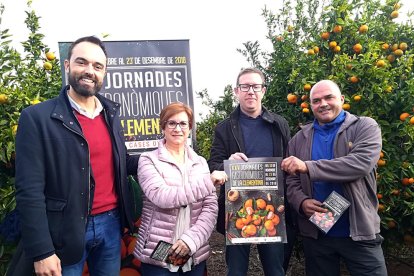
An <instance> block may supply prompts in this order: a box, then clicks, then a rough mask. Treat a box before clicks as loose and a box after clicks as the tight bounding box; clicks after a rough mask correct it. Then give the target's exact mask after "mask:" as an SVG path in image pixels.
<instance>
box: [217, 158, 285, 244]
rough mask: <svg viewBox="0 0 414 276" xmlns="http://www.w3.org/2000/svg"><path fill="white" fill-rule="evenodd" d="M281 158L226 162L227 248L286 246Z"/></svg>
mask: <svg viewBox="0 0 414 276" xmlns="http://www.w3.org/2000/svg"><path fill="white" fill-rule="evenodd" d="M281 161H282V159H281V158H277V157H265V158H249V161H248V162H245V161H243V160H225V161H224V170H225V171H226V173H227V175H228V177H229V180H228V181H227V182H226V184H225V192H226V201H225V202H226V203H225V204H226V244H227V245H231V244H244V243H274V242H283V243H286V242H287V240H286V227H285V214H284V211H285V206H284V191H283V174H282V171H281V170H280V162H281Z"/></svg>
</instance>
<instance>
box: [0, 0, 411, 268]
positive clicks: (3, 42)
mask: <svg viewBox="0 0 414 276" xmlns="http://www.w3.org/2000/svg"><path fill="white" fill-rule="evenodd" d="M28 4H29V5H28V11H27V12H26V15H27V19H26V21H25V23H26V26H27V28H28V29H29V31H30V33H29V37H28V39H27V40H26V41H25V42H23V47H24V53H20V52H17V51H16V50H15V49H14V48H13V47H11V46H10V44H11V34H10V33H9V31H8V30H5V29H3V28H2V25H1V14H2V13H3V10H4V7H2V6H0V64H2V66H1V67H0V149H1V151H0V222H1V224H0V274H4V272H5V270H6V266H7V264H8V262H9V260H10V257H11V254H12V252H13V249H14V247H15V241H16V239H17V238H18V232H16V231H14V232H13V231H11V230H15V228H17V227H18V225H17V221H18V220H17V218H16V214H15V213H14V212H13V210H14V208H15V201H14V136H15V133H16V130H17V127H18V126H17V122H18V118H19V115H20V111H21V110H22V109H23V108H24V107H27V106H29V105H31V104H36V103H38V102H39V101H44V100H46V99H49V98H52V97H54V96H55V95H57V93H58V91H59V90H60V87H61V76H60V70H59V66H58V63H59V61H58V60H57V59H52V60H48V59H47V58H46V56H45V53H46V52H48V51H49V48H48V47H47V45H45V44H44V43H43V42H42V40H43V38H44V36H43V35H42V34H41V33H40V31H39V30H40V26H39V20H38V19H39V17H37V16H36V14H35V12H34V11H33V10H32V9H31V8H30V1H29V3H28ZM398 10H399V4H398V3H397V1H396V0H386V1H385V2H384V1H376V0H366V1H362V0H351V1H344V0H326V1H320V0H314V1H313V0H298V1H289V0H286V1H284V2H283V8H282V9H281V10H279V11H276V12H273V11H270V10H267V9H264V10H263V17H264V20H265V22H266V23H267V26H268V33H267V37H268V39H269V40H270V41H271V42H272V44H273V49H272V51H271V52H265V51H262V50H261V48H260V45H259V43H258V42H246V43H245V44H244V48H243V49H239V52H240V53H242V54H243V55H244V56H245V57H246V59H247V60H248V61H249V62H250V63H251V64H252V66H255V67H258V68H261V69H262V70H263V71H264V72H265V73H266V76H267V79H268V90H267V93H266V96H265V105H266V106H267V107H268V108H269V109H270V110H273V111H275V112H277V113H280V114H281V115H283V116H285V117H286V118H287V119H288V120H289V123H290V125H291V128H292V132H293V133H295V132H296V131H297V130H298V129H299V127H300V125H301V124H303V123H306V122H309V121H311V120H312V119H313V118H312V114H311V113H310V112H309V107H308V106H309V103H308V101H307V98H308V93H309V87H305V85H307V84H309V85H313V84H314V83H316V82H317V81H319V80H321V79H332V80H334V81H335V82H337V83H338V85H339V86H340V88H341V90H342V92H343V93H344V95H345V98H346V103H347V104H348V105H346V106H344V108H346V109H349V111H350V112H352V113H355V114H358V115H364V116H370V117H373V118H374V119H376V120H377V121H378V123H379V124H380V125H381V129H382V135H383V148H382V156H381V158H380V157H379V159H380V160H381V161H380V162H379V163H378V164H379V168H378V198H379V201H380V209H379V212H380V215H381V219H382V222H381V225H382V230H383V233H384V234H385V235H386V237H387V239H386V241H388V242H392V243H397V244H398V243H402V242H405V243H406V244H408V245H412V244H413V243H414V239H413V234H414V230H413V225H414V201H413V198H414V190H413V189H414V188H413V187H414V186H413V182H414V155H413V153H412V152H413V145H414V143H413V142H414V140H413V139H414V119H412V118H413V113H414V109H413V108H414V97H413V96H414V95H413V93H414V76H413V66H414V65H413V64H414V53H413V50H412V48H413V41H414V28H413V24H412V21H411V20H408V21H407V22H405V23H396V22H395V21H394V18H393V17H395V16H396V13H395V12H398ZM397 16H398V15H397ZM408 16H409V18H411V19H412V14H409V15H408ZM361 25H367V26H368V30H367V32H359V28H360V26H361ZM335 26H341V27H342V29H341V30H340V31H338V28H335ZM334 29H335V32H334ZM324 32H325V33H328V34H329V38H328V39H324V38H322V37H321V34H322V33H324ZM333 41H335V42H336V44H337V46H339V47H340V49H338V48H333V47H330V46H329V43H330V42H333ZM401 43H406V45H407V48H406V49H405V46H404V45H402V44H401ZM355 44H360V45H361V46H362V50H361V51H360V53H356V52H355V50H354V46H355ZM384 45H388V46H384ZM403 49H404V50H403ZM310 50H312V51H310ZM397 50H401V51H397ZM380 60H382V61H383V62H379V61H380ZM46 62H49V64H50V65H51V66H52V68H51V69H50V70H46V69H45V68H44V67H43V66H44V64H45V63H46ZM48 66H49V65H48ZM353 76H354V77H357V81H355V78H351V77H353ZM352 80H354V81H352ZM197 95H198V96H199V97H200V98H201V99H202V100H203V103H204V105H205V106H206V107H208V108H209V109H210V113H209V114H208V115H206V116H205V117H204V118H203V120H202V121H201V122H198V123H197V150H198V152H199V153H200V154H202V155H203V156H205V157H206V158H208V157H209V151H210V146H211V143H212V138H213V131H214V127H215V125H216V124H217V122H219V121H221V120H222V119H224V118H225V117H227V116H228V114H229V113H230V112H231V111H232V110H233V108H234V106H235V105H236V104H237V103H236V102H235V100H234V97H233V93H232V87H231V86H228V87H226V88H225V89H224V93H223V96H222V97H220V99H219V100H218V101H213V100H212V99H211V98H210V97H209V94H208V91H206V90H204V91H201V92H197ZM356 96H357V97H356ZM288 97H289V101H288V99H287V98H288ZM403 113H407V114H406V115H404V116H401V114H403ZM400 117H401V118H400ZM404 117H405V118H404ZM11 233H12V234H11ZM13 233H14V235H13Z"/></svg>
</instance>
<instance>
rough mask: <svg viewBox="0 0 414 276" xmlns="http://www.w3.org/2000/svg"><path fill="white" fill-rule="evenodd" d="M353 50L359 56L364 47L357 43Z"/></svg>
mask: <svg viewBox="0 0 414 276" xmlns="http://www.w3.org/2000/svg"><path fill="white" fill-rule="evenodd" d="M352 49H353V50H354V52H355V53H357V54H359V53H361V51H362V45H361V44H359V43H357V44H355V45H354V46H352Z"/></svg>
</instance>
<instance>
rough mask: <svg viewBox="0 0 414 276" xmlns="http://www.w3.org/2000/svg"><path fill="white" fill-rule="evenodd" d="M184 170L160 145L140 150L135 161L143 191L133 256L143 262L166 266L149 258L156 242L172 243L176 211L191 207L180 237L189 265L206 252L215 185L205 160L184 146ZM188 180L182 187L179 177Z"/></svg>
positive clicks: (213, 214)
mask: <svg viewBox="0 0 414 276" xmlns="http://www.w3.org/2000/svg"><path fill="white" fill-rule="evenodd" d="M186 153H187V157H188V158H187V163H186V168H187V171H186V172H185V173H183V172H181V170H180V169H179V167H178V166H177V165H176V164H175V162H174V160H173V159H172V157H170V155H169V153H168V152H167V149H166V148H165V146H164V141H160V142H159V146H158V149H156V150H154V151H151V152H146V153H143V154H142V155H141V156H140V158H139V163H138V179H139V183H140V185H141V188H142V190H143V192H144V196H143V209H142V216H141V226H140V228H139V232H138V242H137V244H136V247H135V250H134V255H135V256H136V257H137V258H138V259H139V260H140V261H141V262H143V263H147V264H153V265H158V266H162V267H166V263H163V262H158V261H155V260H153V259H151V258H150V255H151V253H152V252H153V250H154V248H155V246H156V245H157V243H158V241H160V240H164V241H166V242H170V243H172V239H173V237H174V230H175V225H176V222H177V216H178V211H179V209H180V207H181V206H184V205H188V206H190V208H191V225H190V228H189V229H188V230H187V231H185V232H184V233H183V235H182V236H181V237H180V239H181V240H183V241H184V242H185V243H186V244H187V245H188V246H189V247H190V250H191V254H192V256H193V264H194V265H197V264H199V263H200V262H202V261H204V260H206V259H207V258H208V256H209V254H210V246H209V244H208V239H209V238H210V236H211V233H212V232H213V229H214V226H215V224H216V219H217V212H218V204H217V195H216V188H215V187H214V184H213V183H212V181H211V179H210V172H209V169H208V165H207V162H206V160H205V159H204V158H203V157H201V156H198V155H197V154H196V153H195V152H194V150H193V149H191V148H190V147H186ZM184 175H185V176H186V177H187V179H188V181H187V184H186V185H185V186H184V187H183V181H184V179H183V176H184Z"/></svg>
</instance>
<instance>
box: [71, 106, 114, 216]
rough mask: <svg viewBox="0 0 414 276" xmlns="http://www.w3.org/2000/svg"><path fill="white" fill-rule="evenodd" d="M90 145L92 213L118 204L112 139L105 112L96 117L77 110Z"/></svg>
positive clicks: (77, 115)
mask: <svg viewBox="0 0 414 276" xmlns="http://www.w3.org/2000/svg"><path fill="white" fill-rule="evenodd" d="M75 114H76V117H77V118H78V121H79V123H80V125H81V127H82V132H83V135H84V136H85V138H86V141H87V142H88V146H89V154H90V162H91V164H90V165H91V171H92V172H91V173H92V175H93V179H94V180H95V190H94V197H93V204H92V211H91V214H92V215H96V214H99V213H102V212H105V211H109V210H111V209H114V208H115V207H116V206H117V195H116V192H115V186H114V183H115V172H114V159H113V158H114V157H113V152H112V141H111V137H110V136H109V132H108V128H107V125H106V123H105V118H104V115H103V113H101V114H100V115H99V116H97V117H95V118H94V119H90V118H88V117H86V116H84V115H81V114H79V113H78V112H75Z"/></svg>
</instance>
